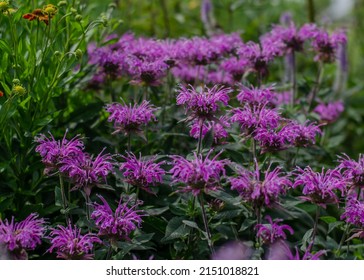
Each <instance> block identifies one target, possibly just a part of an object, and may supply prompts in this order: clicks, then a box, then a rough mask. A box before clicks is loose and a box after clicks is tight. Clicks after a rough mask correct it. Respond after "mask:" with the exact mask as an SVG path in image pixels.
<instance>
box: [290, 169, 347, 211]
mask: <svg viewBox="0 0 364 280" xmlns="http://www.w3.org/2000/svg"><path fill="white" fill-rule="evenodd" d="M293 174H295V175H296V178H295V179H294V184H293V186H292V187H293V188H296V187H298V186H303V190H302V193H303V194H304V195H305V196H304V197H302V199H304V200H307V201H310V202H312V203H314V204H317V205H319V206H321V207H323V208H326V205H327V204H332V203H336V204H337V203H338V202H339V199H338V196H337V194H336V191H340V192H341V194H344V192H345V191H346V186H347V181H346V179H345V178H343V177H342V175H341V174H340V172H339V169H328V170H327V171H326V172H325V170H324V168H322V171H321V173H320V172H315V171H313V170H312V169H311V167H309V166H308V167H306V168H305V169H301V168H300V167H298V168H297V169H296V170H295V171H294V172H293Z"/></svg>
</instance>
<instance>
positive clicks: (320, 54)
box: [311, 27, 347, 63]
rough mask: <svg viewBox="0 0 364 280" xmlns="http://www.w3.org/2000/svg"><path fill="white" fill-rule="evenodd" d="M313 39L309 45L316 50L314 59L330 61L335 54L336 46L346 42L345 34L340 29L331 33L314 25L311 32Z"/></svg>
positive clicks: (324, 61) (333, 59) (332, 60)
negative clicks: (314, 27)
mask: <svg viewBox="0 0 364 280" xmlns="http://www.w3.org/2000/svg"><path fill="white" fill-rule="evenodd" d="M311 36H312V38H313V40H312V42H311V45H312V47H313V49H314V51H315V52H316V56H315V61H322V62H323V63H332V62H334V61H335V58H336V56H337V51H338V48H339V46H340V45H341V44H346V40H347V39H346V34H345V33H344V31H342V30H337V31H335V32H334V33H332V34H331V35H330V34H329V33H328V32H327V31H326V30H324V29H321V28H318V27H316V29H315V30H314V31H313V34H311Z"/></svg>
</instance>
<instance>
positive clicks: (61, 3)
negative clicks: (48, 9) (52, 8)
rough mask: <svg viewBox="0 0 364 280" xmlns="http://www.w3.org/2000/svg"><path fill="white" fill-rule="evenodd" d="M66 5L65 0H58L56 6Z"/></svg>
mask: <svg viewBox="0 0 364 280" xmlns="http://www.w3.org/2000/svg"><path fill="white" fill-rule="evenodd" d="M66 5H67V1H59V2H58V4H57V6H58V7H63V6H66Z"/></svg>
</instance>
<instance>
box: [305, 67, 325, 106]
mask: <svg viewBox="0 0 364 280" xmlns="http://www.w3.org/2000/svg"><path fill="white" fill-rule="evenodd" d="M323 73H324V64H323V63H322V62H320V64H319V69H318V71H317V76H316V81H315V86H314V88H313V90H312V92H311V96H310V98H309V100H310V101H309V106H308V112H309V111H311V109H312V106H313V103H314V102H315V99H316V95H317V93H318V91H319V89H320V86H321V83H322V78H323Z"/></svg>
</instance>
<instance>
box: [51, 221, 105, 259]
mask: <svg viewBox="0 0 364 280" xmlns="http://www.w3.org/2000/svg"><path fill="white" fill-rule="evenodd" d="M49 238H50V240H51V247H50V248H49V249H48V252H49V253H52V252H53V251H56V253H57V258H59V259H65V260H90V259H92V258H93V254H92V249H93V246H94V243H102V242H101V240H100V239H99V238H98V237H97V235H96V234H93V233H87V234H85V235H82V234H81V229H79V228H77V227H76V226H74V227H72V225H71V224H69V225H68V226H67V227H64V226H61V225H59V226H58V227H57V228H51V233H50V234H49Z"/></svg>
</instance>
